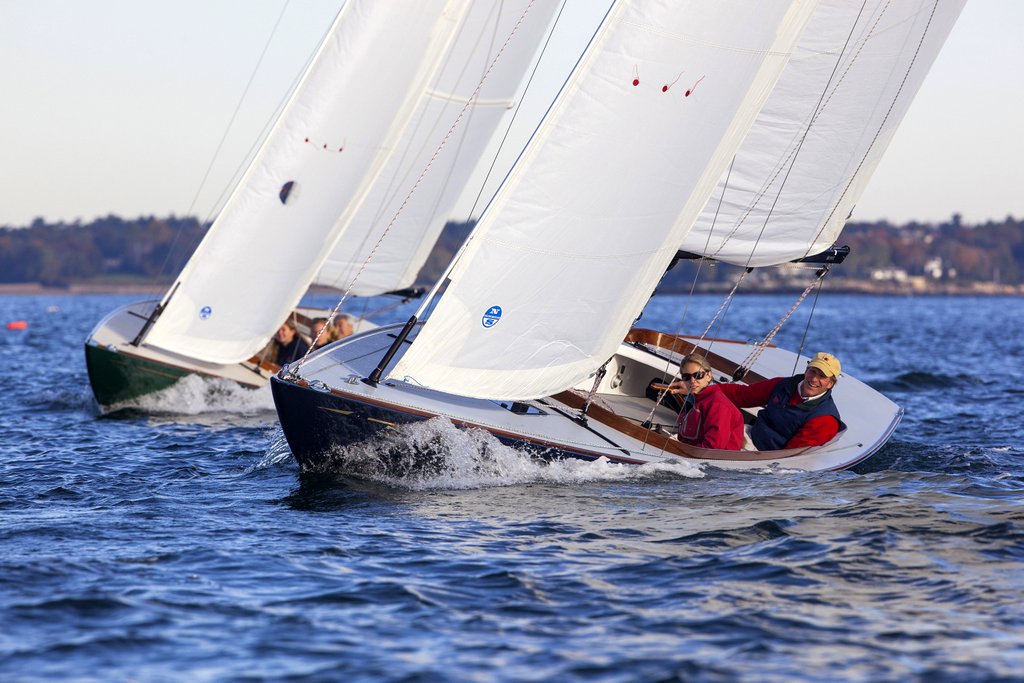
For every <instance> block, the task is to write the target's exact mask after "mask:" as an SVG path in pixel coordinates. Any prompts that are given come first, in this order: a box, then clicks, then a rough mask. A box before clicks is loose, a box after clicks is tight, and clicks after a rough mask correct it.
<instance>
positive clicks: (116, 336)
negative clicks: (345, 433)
mask: <svg viewBox="0 0 1024 683" xmlns="http://www.w3.org/2000/svg"><path fill="white" fill-rule="evenodd" d="M156 304H157V302H156V301H140V302H134V303H131V304H127V305H125V306H122V307H120V308H118V309H116V310H114V311H113V312H111V313H110V314H109V315H107V316H106V317H105V318H104V319H103V320H101V321H100V322H99V323H98V324H97V325H96V327H95V328H94V329H93V330H92V332H91V333H90V334H89V337H88V338H87V339H86V341H85V365H86V369H87V371H88V375H89V385H90V386H91V387H92V392H93V396H95V398H96V402H97V403H99V405H100V407H101V408H102V409H104V410H116V409H118V408H121V407H137V403H138V401H139V399H141V398H143V397H145V396H147V395H150V394H154V393H156V392H159V391H162V390H165V389H168V388H170V387H171V386H173V385H174V384H175V383H176V382H178V381H179V380H181V379H183V378H185V377H188V376H190V375H197V376H199V377H203V378H208V379H221V380H228V381H230V382H233V383H235V384H237V385H239V386H241V387H244V388H247V389H259V388H261V387H264V386H265V385H266V384H267V382H268V380H269V378H270V376H271V375H272V374H273V372H274V371H276V370H277V366H276V365H271V364H269V363H264V364H262V365H258V364H257V363H256V362H254V361H255V360H256V359H255V358H254V359H253V360H252V361H248V362H244V363H233V364H220V363H208V362H205V361H201V360H198V359H196V358H190V357H187V356H183V355H180V354H175V353H171V352H169V351H165V350H162V349H159V348H155V347H151V346H149V345H147V344H145V343H144V342H143V343H141V344H135V343H134V342H135V339H136V337H137V336H138V334H139V332H140V330H141V329H142V327H143V325H144V324H145V322H146V320H147V318H148V317H149V315H150V314H151V313H152V311H153V309H154V307H155V306H156ZM297 313H299V314H300V315H301V316H305V317H306V318H314V317H327V316H328V315H329V314H330V311H321V310H317V309H307V308H302V309H298V310H297ZM358 325H360V326H363V327H367V328H369V327H373V325H372V324H371V323H367V322H366V321H362V320H361V321H358Z"/></svg>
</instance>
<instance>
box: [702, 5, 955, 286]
mask: <svg viewBox="0 0 1024 683" xmlns="http://www.w3.org/2000/svg"><path fill="white" fill-rule="evenodd" d="M965 1H966V0H941V1H940V0H866V1H865V2H863V3H861V2H857V3H852V2H848V0H822V1H821V2H820V3H819V5H818V9H817V10H815V13H814V15H813V16H812V17H811V21H810V22H809V24H808V26H807V30H806V31H804V35H803V38H801V40H800V43H799V44H798V46H797V49H796V50H795V51H794V53H793V57H792V59H790V60H789V64H788V65H787V66H786V69H785V71H783V73H782V76H781V77H780V78H779V82H778V85H777V86H776V88H775V90H774V91H773V92H772V94H771V96H770V97H769V98H768V101H767V102H766V103H765V105H764V107H763V108H762V110H761V113H760V114H759V115H758V118H757V121H756V122H755V124H754V126H753V127H752V128H751V130H750V133H749V134H748V135H747V137H746V139H745V140H744V141H743V145H742V146H741V147H740V150H739V152H738V153H737V154H736V159H735V162H734V163H733V164H732V166H731V169H730V170H728V171H726V173H725V174H724V175H723V177H722V179H721V181H720V182H719V185H718V187H717V188H716V189H715V192H714V194H713V195H712V197H711V199H710V201H709V202H708V204H707V206H706V207H705V209H704V211H703V213H701V216H700V218H699V219H698V221H697V223H696V224H695V225H694V227H693V230H691V231H690V234H689V235H688V236H687V237H686V239H685V240H684V241H683V243H682V248H683V249H684V250H686V251H690V252H693V253H698V254H704V255H707V256H710V257H711V258H714V259H716V260H719V261H724V262H727V263H733V264H736V265H743V266H762V265H771V264H778V263H783V262H786V261H790V260H793V259H797V258H801V257H804V256H807V255H809V254H815V253H818V252H820V251H822V250H824V249H827V248H828V247H830V246H831V245H832V244H833V243H834V242H835V240H836V238H837V237H838V236H839V233H840V232H841V231H842V229H843V225H844V224H845V222H846V219H847V217H848V216H849V215H850V212H851V211H852V210H853V206H854V204H855V203H856V202H857V200H858V199H859V198H860V195H861V192H862V191H863V190H864V187H865V185H866V184H867V182H868V179H869V178H870V176H871V174H872V173H873V172H874V169H875V167H876V166H877V165H878V162H879V160H880V159H881V156H882V153H883V152H884V151H885V148H886V147H887V145H888V144H889V141H890V140H891V138H892V136H893V133H894V132H895V130H896V127H897V126H898V125H899V123H900V121H901V120H902V119H903V115H904V114H905V113H906V111H907V109H908V108H909V106H910V102H911V100H912V99H913V97H914V95H915V94H916V93H917V90H918V89H919V87H920V85H921V83H922V81H923V80H924V77H925V74H927V72H928V69H929V68H930V67H931V64H932V62H933V61H934V60H935V57H936V55H937V54H938V52H939V49H940V48H941V47H942V44H943V43H944V42H945V40H946V37H947V36H948V35H949V32H950V30H951V29H952V27H953V24H954V23H955V21H956V19H957V17H958V16H959V14H960V10H961V9H962V8H963V6H964V4H965Z"/></svg>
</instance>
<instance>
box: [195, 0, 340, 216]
mask: <svg viewBox="0 0 1024 683" xmlns="http://www.w3.org/2000/svg"><path fill="white" fill-rule="evenodd" d="M289 2H290V0H289ZM343 9H344V6H342V7H340V8H339V9H338V11H337V12H336V13H335V15H334V19H333V20H332V21H331V23H329V24H328V25H327V28H325V29H324V31H323V33H322V34H321V35H320V40H318V41H317V42H316V45H315V46H314V47H313V50H312V51H311V52H310V53H309V56H308V57H306V61H305V62H304V63H303V64H302V67H301V68H300V69H299V70H298V72H297V73H296V74H295V77H294V78H293V79H292V82H291V85H289V86H288V88H286V89H285V91H284V93H283V94H282V95H281V98H280V99H279V100H278V102H277V106H276V107H274V110H273V111H272V112H271V113H270V115H269V116H268V117H267V119H266V121H264V123H263V127H262V128H260V132H259V135H257V136H256V137H255V138H253V141H252V144H251V145H249V149H248V150H247V151H246V153H245V154H244V155H243V156H242V159H241V160H240V161H239V162H238V165H236V166H235V170H234V171H233V172H232V173H231V178H230V180H229V181H228V182H227V183H225V185H224V188H223V189H222V190H221V192H220V194H219V195H218V196H217V199H216V200H215V201H214V202H213V204H212V205H211V206H210V210H209V211H208V212H207V214H206V223H210V222H212V220H213V216H214V215H216V214H217V213H218V212H219V211H220V210H221V209H222V208H223V206H224V204H225V202H226V198H227V197H228V195H229V194H230V193H231V190H232V189H234V187H235V186H236V185H237V184H238V182H239V178H240V177H241V175H242V172H243V171H244V170H245V169H246V168H247V167H248V166H249V165H250V164H251V163H252V161H253V159H254V158H255V156H256V152H257V151H258V150H259V148H260V146H261V144H262V143H263V141H264V140H266V137H267V135H268V134H269V132H270V130H271V129H272V128H273V127H274V123H276V122H277V120H278V119H279V118H281V114H282V112H283V111H284V108H285V106H286V105H287V104H288V100H289V99H290V97H291V95H292V94H293V93H294V92H295V89H296V88H297V87H298V86H299V83H300V82H301V81H302V77H303V76H304V75H305V73H306V72H307V71H308V70H309V66H310V64H312V63H313V60H314V59H316V56H317V53H318V52H319V51H320V48H321V47H322V46H323V44H324V41H326V40H327V36H328V35H330V32H331V29H332V28H333V27H334V24H335V23H337V21H338V16H339V15H340V14H341V12H342V10H343Z"/></svg>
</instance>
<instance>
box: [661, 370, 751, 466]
mask: <svg viewBox="0 0 1024 683" xmlns="http://www.w3.org/2000/svg"><path fill="white" fill-rule="evenodd" d="M721 388H722V386H721V385H719V384H711V385H709V386H706V387H704V389H703V390H702V391H701V392H700V393H698V394H696V395H695V396H694V402H693V404H690V403H689V402H686V403H685V404H684V405H683V410H682V412H680V413H679V420H678V422H677V425H678V429H679V440H680V441H682V442H683V443H687V444H690V445H691V446H698V447H700V448H721V449H723V450H727V451H738V450H740V449H741V448H742V447H743V416H742V415H740V411H739V409H738V408H737V407H736V406H735V405H734V404H733V403H732V402H730V401H729V400H728V399H726V398H725V396H724V395H723V394H722V392H721Z"/></svg>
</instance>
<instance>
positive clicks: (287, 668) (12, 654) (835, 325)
mask: <svg viewBox="0 0 1024 683" xmlns="http://www.w3.org/2000/svg"><path fill="white" fill-rule="evenodd" d="M131 298H133V297H121V296H76V297H71V296H3V297H0V349H2V356H3V358H4V361H5V367H4V370H3V372H2V375H0V376H2V389H3V395H4V399H5V400H4V410H3V412H2V413H0V444H2V450H0V456H2V463H0V549H2V550H0V624H2V627H0V680H3V681H42V680H54V679H70V680H90V681H91V680H96V681H123V680H129V681H177V680H188V681H205V680H217V681H222V680H287V681H292V680H295V681H298V680H316V681H321V680H345V681H440V680H453V681H505V680H507V681H584V680H585V681H670V680H681V681H733V680H757V681H834V680H844V681H946V680H951V681H990V680H992V681H997V680H1005V681H1011V680H1022V679H1024V506H1022V504H1024V449H1022V445H1021V437H1022V435H1024V420H1022V412H1024V401H1022V394H1024V388H1022V387H1024V382H1022V380H1024V377H1022V374H1024V373H1022V361H1024V339H1022V335H1021V331H1022V330H1024V301H1022V300H1019V299H1009V298H929V297H921V298H883V297H867V296H841V295H828V294H826V295H825V296H823V297H822V299H821V301H820V302H818V303H817V305H816V306H815V308H814V315H813V325H811V328H810V331H809V332H808V333H807V336H806V346H805V351H807V352H813V351H817V350H829V351H832V352H833V353H835V354H838V355H839V357H840V358H841V359H842V360H843V362H844V369H845V370H846V371H847V372H849V373H851V374H854V375H856V376H858V377H859V378H861V379H863V380H865V381H867V382H869V383H870V384H872V385H873V386H875V387H876V388H878V389H879V390H881V391H883V392H884V393H886V394H887V395H889V396H890V397H891V398H893V399H894V400H896V401H897V402H898V403H900V404H901V405H903V406H904V408H905V409H906V416H905V418H904V421H903V423H902V425H901V426H900V428H899V430H898V431H897V433H896V435H895V437H894V438H893V440H892V441H891V442H890V444H889V445H888V446H887V447H886V448H885V449H884V450H883V451H882V452H880V453H879V454H878V455H876V456H875V457H874V458H873V459H872V460H870V461H868V462H867V463H865V464H863V465H861V466H859V467H858V468H857V470H856V471H847V472H826V473H799V472H791V471H774V472H767V473H736V472H724V471H720V470H716V469H713V468H699V467H690V466H681V465H680V466H662V467H623V466H614V465H609V464H607V463H600V462H598V463H581V462H564V463H554V464H551V465H544V464H540V463H536V462H534V461H532V460H530V459H529V458H527V457H525V456H523V455H522V454H520V453H517V452H516V451H514V450H511V449H508V448H504V447H502V446H500V445H498V444H496V443H494V442H493V441H492V440H491V439H490V438H489V437H487V436H484V435H481V434H477V433H472V432H460V431H458V430H455V429H453V428H452V427H450V426H449V425H446V424H444V423H435V422H430V423H426V424H421V425H417V426H415V427H414V428H411V429H408V430H406V431H404V432H401V433H398V434H395V435H394V436H393V439H392V442H391V443H389V444H385V445H382V447H384V446H386V447H388V448H394V447H398V448H408V449H410V450H411V449H417V448H423V447H429V448H430V449H431V450H432V451H434V452H437V453H441V454H442V456H443V458H444V462H445V467H444V468H442V470H441V472H440V473H436V474H434V475H431V476H429V477H427V476H425V475H417V476H416V477H411V476H401V475H394V474H392V475H377V476H374V477H370V478H367V477H358V476H354V474H353V473H351V472H336V473H331V474H329V475H319V476H315V477H311V476H303V475H300V474H299V472H298V470H297V467H296V465H295V463H294V460H293V459H292V458H291V456H290V454H289V452H288V448H287V445H286V444H285V443H284V440H283V438H282V435H281V432H280V429H279V428H278V427H277V426H276V422H275V418H274V412H273V405H272V401H271V399H270V396H269V392H245V391H241V390H239V389H237V388H235V387H233V386H231V385H226V384H219V383H206V382H201V381H194V382H193V381H188V382H184V383H182V384H179V385H178V386H176V387H174V388H172V389H171V390H169V391H168V392H166V393H165V394H164V395H161V396H158V397H156V398H154V399H152V400H150V401H148V402H147V404H146V405H145V406H143V407H142V409H135V410H125V411H120V412H117V413H114V414H111V415H105V416H104V415H100V413H99V411H98V410H97V408H96V407H95V405H94V404H93V401H92V398H91V394H90V391H89V387H88V383H87V379H86V373H85V367H84V361H83V355H82V348H81V346H82V341H83V340H84V338H85V336H86V335H87V333H88V332H89V330H90V329H91V327H92V326H93V325H94V324H95V322H96V321H98V320H99V319H100V317H102V316H103V315H104V314H105V313H106V312H108V311H109V310H111V309H113V308H114V307H115V306H117V305H119V304H120V303H122V302H125V301H127V300H129V299H131ZM793 299H794V297H792V296H782V295H779V296H774V295H773V296H749V297H744V298H741V299H739V300H737V301H736V302H735V303H734V304H733V305H732V306H731V307H730V309H729V311H728V316H727V318H726V321H725V323H724V324H723V325H722V327H721V329H719V328H718V327H716V328H714V330H713V334H714V335H715V336H739V337H740V338H757V337H760V336H761V335H763V334H764V333H765V332H766V331H767V330H768V329H770V328H771V326H772V325H773V324H774V323H775V322H776V321H777V320H778V319H779V317H780V316H781V315H782V314H784V313H785V311H786V310H787V309H788V308H789V306H790V305H791V304H792V301H793ZM319 303H324V304H326V303H329V301H327V300H323V299H322V300H320V301H319ZM719 303H720V299H719V298H718V297H713V296H701V297H697V298H696V299H695V300H694V301H693V302H691V303H690V304H687V302H686V299H684V298H682V297H657V298H656V299H655V300H654V301H652V303H651V304H650V305H649V307H648V310H647V311H646V312H645V314H644V318H643V320H642V321H641V323H642V324H644V325H646V326H651V327H657V328H660V329H667V330H670V331H671V330H673V329H676V326H677V325H678V324H680V321H682V324H683V325H684V328H685V330H686V331H697V332H698V333H699V332H700V331H702V330H703V328H704V326H705V325H706V324H707V321H708V320H709V319H710V317H711V316H712V315H713V313H714V311H715V310H716V309H717V307H718V305H719ZM812 304H813V302H811V301H808V302H806V303H805V304H804V305H803V306H802V307H801V309H800V310H799V311H798V312H797V314H796V315H794V316H793V318H792V319H791V320H790V321H789V322H788V323H787V325H786V326H785V327H784V328H783V330H782V332H781V333H780V334H779V336H778V337H777V339H776V341H777V343H779V344H780V345H783V346H786V347H788V348H797V347H799V346H800V344H801V342H802V340H803V338H804V334H805V328H806V323H807V317H808V313H809V312H810V310H811V307H812ZM402 314H403V311H392V312H391V313H390V314H385V316H384V320H385V321H386V320H391V319H393V318H394V316H401V315H402ZM22 319H23V320H26V321H27V322H28V328H27V329H26V330H6V329H3V327H5V326H6V323H7V322H8V321H12V320H22Z"/></svg>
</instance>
